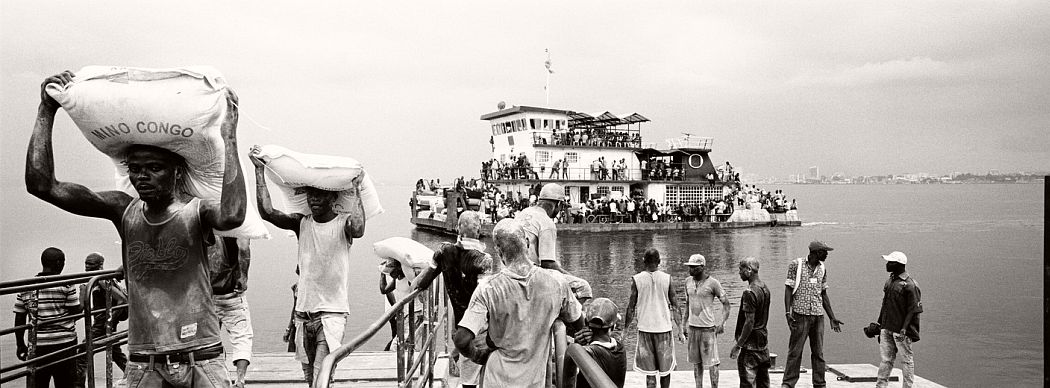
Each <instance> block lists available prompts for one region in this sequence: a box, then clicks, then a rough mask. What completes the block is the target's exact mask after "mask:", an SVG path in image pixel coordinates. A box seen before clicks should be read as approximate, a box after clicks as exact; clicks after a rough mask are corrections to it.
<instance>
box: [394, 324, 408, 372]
mask: <svg viewBox="0 0 1050 388" xmlns="http://www.w3.org/2000/svg"><path fill="white" fill-rule="evenodd" d="M404 311H405V310H404V307H402V308H400V309H398V311H397V318H396V321H395V323H394V328H395V329H396V330H397V347H396V350H395V351H396V352H397V382H398V384H400V383H402V382H404V381H405V371H407V370H408V368H407V367H406V365H405V364H406V363H405V347H404V343H405V314H404Z"/></svg>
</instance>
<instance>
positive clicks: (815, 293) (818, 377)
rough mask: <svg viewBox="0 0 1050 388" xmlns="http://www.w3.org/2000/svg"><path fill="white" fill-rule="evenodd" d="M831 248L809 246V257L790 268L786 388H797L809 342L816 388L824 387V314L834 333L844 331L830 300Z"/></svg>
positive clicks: (786, 299) (816, 244) (820, 244)
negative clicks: (826, 264) (827, 262)
mask: <svg viewBox="0 0 1050 388" xmlns="http://www.w3.org/2000/svg"><path fill="white" fill-rule="evenodd" d="M831 250H832V248H831V247H829V246H827V244H824V243H823V242H821V241H813V242H811V243H809V255H808V256H807V257H800V258H798V259H795V260H794V261H792V262H791V264H790V265H788V271H787V280H786V281H785V282H784V284H785V288H784V310H785V314H786V315H787V323H788V327H789V328H790V329H791V339H790V340H789V341H790V342H789V343H788V358H787V364H786V365H785V366H784V380H783V382H782V386H783V387H791V388H794V387H795V383H797V382H798V378H799V370H800V368H801V367H802V348H803V347H804V346H805V344H806V338H807V337H808V338H809V348H810V349H809V351H810V360H811V361H812V362H813V386H814V387H823V386H826V385H827V383H826V382H825V380H824V371H825V370H826V369H827V364H826V363H825V362H824V312H827V314H828V319H829V320H830V321H831V329H832V330H834V331H835V332H840V331H842V324H843V323H844V322H842V321H840V320H838V319H836V318H835V312H834V311H832V310H831V299H830V298H828V274H827V271H825V269H824V260H827V258H828V251H831Z"/></svg>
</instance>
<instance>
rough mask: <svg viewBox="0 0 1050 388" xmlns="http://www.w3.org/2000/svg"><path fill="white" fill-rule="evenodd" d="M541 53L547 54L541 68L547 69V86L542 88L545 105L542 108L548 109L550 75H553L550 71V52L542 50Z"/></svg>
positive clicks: (549, 102) (549, 104)
mask: <svg viewBox="0 0 1050 388" xmlns="http://www.w3.org/2000/svg"><path fill="white" fill-rule="evenodd" d="M543 51H544V52H546V53H547V61H546V62H543V66H544V67H546V68H547V84H546V85H544V86H543V94H544V97H545V98H546V103H545V104H544V107H547V108H550V106H551V73H554V70H551V51H550V49H543Z"/></svg>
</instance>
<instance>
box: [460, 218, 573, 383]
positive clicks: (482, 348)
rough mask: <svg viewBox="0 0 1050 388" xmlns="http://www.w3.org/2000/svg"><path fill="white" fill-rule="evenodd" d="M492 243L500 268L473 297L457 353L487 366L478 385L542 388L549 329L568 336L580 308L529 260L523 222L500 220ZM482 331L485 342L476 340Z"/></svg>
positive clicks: (565, 288) (564, 288)
mask: <svg viewBox="0 0 1050 388" xmlns="http://www.w3.org/2000/svg"><path fill="white" fill-rule="evenodd" d="M492 238H493V240H494V241H495V245H496V255H497V256H499V257H500V259H502V260H503V266H502V268H501V270H500V272H499V273H497V274H495V275H493V276H492V277H491V278H489V280H488V282H487V283H485V285H482V286H479V287H478V288H477V289H476V290H475V291H474V295H473V296H471V298H470V304H469V306H468V307H467V310H466V312H465V313H464V315H463V319H462V320H460V322H459V324H458V327H457V329H456V335H455V338H454V341H455V344H456V348H458V349H459V351H460V353H461V354H462V355H464V356H467V357H469V358H470V359H471V360H473V361H474V362H476V363H478V364H479V365H484V366H485V368H484V373H483V374H482V376H481V379H480V381H479V385H481V386H488V387H536V386H542V385H543V384H544V380H545V378H546V366H547V361H548V357H549V355H550V350H551V339H552V337H551V326H552V325H553V324H554V322H555V320H559V319H560V320H562V321H563V322H565V328H566V332H567V333H568V334H570V335H572V334H575V333H576V332H577V331H579V330H580V329H583V314H582V313H581V311H580V304H579V303H578V302H576V300H575V298H574V297H573V294H572V290H570V289H569V287H568V286H567V285H566V284H565V283H563V282H561V281H559V280H558V279H556V278H555V277H554V276H553V275H552V271H547V270H543V269H541V268H538V267H537V266H536V265H535V264H534V263H533V262H532V261H531V260H529V258H528V255H527V254H526V251H528V250H529V242H528V240H527V239H526V237H525V231H524V230H523V227H522V224H521V222H519V221H517V220H513V219H504V220H502V221H500V222H499V223H497V224H496V226H495V227H494V228H493V229H492ZM485 330H487V331H488V334H487V335H485V336H484V338H485V340H484V341H474V338H475V337H476V336H477V335H479V334H480V333H482V332H483V331H485Z"/></svg>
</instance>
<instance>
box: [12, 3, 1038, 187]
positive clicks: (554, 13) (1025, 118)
mask: <svg viewBox="0 0 1050 388" xmlns="http://www.w3.org/2000/svg"><path fill="white" fill-rule="evenodd" d="M442 3H451V2H442ZM653 3H654V2H637V1H632V2H608V1H584V2H581V1H572V2H565V1H556V2H492V1H484V2H480V1H479V2H469V3H463V2H456V3H452V4H440V5H439V4H435V2H397V3H396V4H395V3H393V2H382V3H381V4H382V5H374V4H360V3H356V2H355V3H352V4H351V3H342V2H340V3H334V2H333V3H311V2H299V1H296V2H288V1H283V2H262V1H252V2H243V3H232V2H202V3H192V2H186V1H179V2H163V3H155V2H140V1H132V2H123V3H118V2H83V1H78V2H64V3H61V2H59V3H53V2H45V3H41V2H38V1H4V2H2V3H0V43H2V46H0V48H2V52H0V54H2V55H0V58H2V59H0V61H2V62H0V63H2V67H0V107H2V109H0V125H2V127H3V135H2V137H0V146H2V155H0V163H2V169H0V171H3V182H4V183H5V186H8V187H10V185H12V184H14V185H20V184H21V180H22V171H23V168H24V160H25V147H26V144H27V142H28V139H29V135H30V132H31V125H32V122H33V117H34V114H35V111H36V106H37V103H38V101H39V97H38V95H39V83H40V81H41V80H43V79H44V78H45V77H46V76H48V75H51V74H54V73H57V72H59V71H62V70H65V69H71V70H74V71H75V70H77V69H79V68H80V67H82V66H85V65H122V66H137V67H177V66H185V65H197V64H202V65H212V66H214V67H216V68H218V69H219V70H221V71H222V72H223V73H224V74H225V76H226V77H227V79H228V82H229V84H230V85H231V86H232V87H233V88H234V89H235V90H237V92H238V94H239V95H240V98H241V106H242V119H241V127H240V141H241V145H243V146H245V147H247V146H249V145H251V144H279V145H283V146H285V147H288V148H291V149H294V150H297V151H301V152H308V153H324V154H339V155H345V156H351V157H355V158H358V159H360V160H361V161H363V162H364V163H365V165H366V167H367V168H368V169H369V171H370V172H371V173H372V175H373V176H374V177H375V178H376V180H377V181H379V182H381V183H385V184H409V183H411V182H414V181H415V179H416V178H418V177H420V176H428V177H440V178H446V179H447V178H451V177H453V176H459V175H468V176H470V175H477V169H478V166H479V163H480V162H481V161H482V160H484V159H487V158H488V156H489V147H488V136H489V132H488V131H489V130H488V127H487V126H486V124H485V122H483V121H481V120H480V119H479V116H481V115H482V114H485V113H489V112H492V111H494V110H496V104H497V103H498V102H499V101H506V102H507V103H508V104H509V105H532V106H543V105H544V91H543V86H544V80H545V70H544V67H543V61H544V59H545V56H544V49H549V50H550V52H551V59H552V62H553V69H554V71H555V73H554V75H553V78H552V88H551V90H552V92H551V100H550V107H553V108H561V109H567V110H577V111H583V112H600V111H606V110H607V111H611V112H615V113H620V112H637V113H641V114H642V115H644V116H646V117H648V118H650V119H651V120H652V122H651V123H647V124H645V125H643V127H642V128H643V137H644V138H645V141H647V142H650V141H654V142H662V140H663V139H664V138H667V137H671V136H677V135H678V134H679V133H681V132H690V133H694V134H697V135H701V136H711V137H714V138H715V143H714V152H713V154H712V155H713V159H714V160H715V161H716V162H720V161H722V160H729V161H731V162H732V163H733V164H734V166H736V167H738V168H741V169H743V170H744V172H745V173H757V174H759V175H760V176H778V177H784V178H786V176H787V175H788V174H793V173H799V172H802V171H804V170H805V169H806V168H807V167H809V166H813V165H816V166H820V168H821V172H822V173H826V174H831V173H833V172H844V173H846V174H848V175H861V174H889V173H905V172H929V173H938V174H944V173H949V172H952V171H962V172H980V173H983V172H987V171H988V170H990V169H998V170H1001V171H1004V172H1008V171H1018V170H1024V171H1048V170H1050V135H1048V128H1047V126H1048V123H1050V75H1048V74H1050V71H1048V70H1047V69H1050V2H1047V1H1027V2H1026V1H1021V2H1013V1H995V2H992V1H988V2H959V1H947V2H921V3H916V2H913V1H906V2H887V1H872V2H841V1H829V2H782V1H778V2H770V3H765V2H762V3H753V2H727V4H724V5H717V4H711V3H710V2H697V1H686V2H658V3H657V4H653ZM375 4H380V3H379V2H376V3H375ZM255 123H258V124H261V125H262V126H265V127H268V128H270V129H269V130H267V129H263V128H262V127H260V126H259V125H256V124H255ZM56 138H58V139H57V140H56V154H57V158H58V162H57V164H58V167H57V169H58V171H59V177H60V178H67V179H68V178H70V177H78V178H80V179H89V180H90V179H94V180H99V181H107V180H108V178H109V177H110V176H111V174H112V169H111V165H110V162H109V160H108V159H107V158H105V157H104V156H102V154H100V153H98V152H96V151H94V150H93V149H92V148H91V147H90V145H89V144H88V143H87V141H85V140H84V138H83V137H82V136H81V135H80V134H79V133H78V132H77V131H76V130H75V128H74V127H73V125H72V123H71V121H69V119H68V117H66V116H65V115H64V114H60V120H59V123H58V125H57V128H56ZM70 180H74V179H70ZM101 188H106V187H101Z"/></svg>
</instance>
